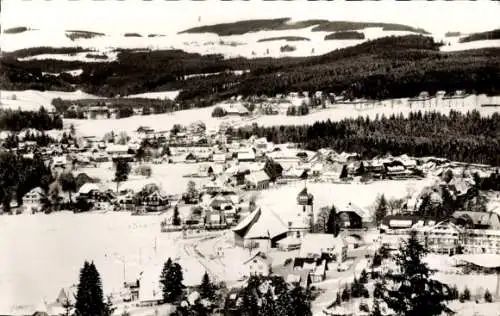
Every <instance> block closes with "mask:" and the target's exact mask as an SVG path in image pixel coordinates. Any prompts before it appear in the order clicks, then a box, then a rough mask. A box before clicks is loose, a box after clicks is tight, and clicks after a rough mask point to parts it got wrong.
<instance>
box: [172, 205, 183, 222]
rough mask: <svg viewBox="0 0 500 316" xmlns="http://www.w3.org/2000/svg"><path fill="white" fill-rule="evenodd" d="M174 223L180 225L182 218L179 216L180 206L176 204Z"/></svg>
mask: <svg viewBox="0 0 500 316" xmlns="http://www.w3.org/2000/svg"><path fill="white" fill-rule="evenodd" d="M172 224H173V225H174V226H179V225H180V224H181V218H180V217H179V208H178V207H177V205H176V206H174V215H173V219H172Z"/></svg>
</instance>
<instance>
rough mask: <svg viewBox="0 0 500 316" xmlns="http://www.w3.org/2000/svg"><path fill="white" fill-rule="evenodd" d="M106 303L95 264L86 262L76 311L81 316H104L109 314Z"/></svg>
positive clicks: (81, 276) (78, 292)
mask: <svg viewBox="0 0 500 316" xmlns="http://www.w3.org/2000/svg"><path fill="white" fill-rule="evenodd" d="M109 308H110V307H109V306H107V305H106V304H105V302H104V298H103V292H102V284H101V277H100V275H99V272H98V271H97V269H96V267H95V265H94V263H93V262H91V263H89V262H87V261H85V263H84V265H83V268H82V269H81V270H80V282H79V283H78V288H77V293H76V303H75V310H76V313H77V315H80V316H103V315H105V316H106V315H107V314H106V313H108V312H109Z"/></svg>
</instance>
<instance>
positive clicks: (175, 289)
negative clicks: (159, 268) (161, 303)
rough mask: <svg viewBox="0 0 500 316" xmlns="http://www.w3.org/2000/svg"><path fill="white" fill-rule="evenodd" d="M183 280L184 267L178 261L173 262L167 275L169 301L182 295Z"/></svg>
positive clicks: (171, 301) (173, 300)
mask: <svg viewBox="0 0 500 316" xmlns="http://www.w3.org/2000/svg"><path fill="white" fill-rule="evenodd" d="M183 280H184V277H183V274H182V267H181V266H180V265H179V264H178V263H172V265H171V266H170V268H169V269H168V272H167V275H166V284H168V286H167V290H168V291H167V303H173V302H175V301H176V300H178V299H179V298H180V297H181V295H182V293H183V290H184V285H183V284H182V281H183Z"/></svg>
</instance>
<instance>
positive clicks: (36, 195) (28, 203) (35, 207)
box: [23, 187, 45, 213]
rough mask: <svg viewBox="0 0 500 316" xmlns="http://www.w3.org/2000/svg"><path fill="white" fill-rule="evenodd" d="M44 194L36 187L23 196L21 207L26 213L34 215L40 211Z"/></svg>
mask: <svg viewBox="0 0 500 316" xmlns="http://www.w3.org/2000/svg"><path fill="white" fill-rule="evenodd" d="M44 198H45V192H44V191H43V189H42V188H40V187H36V188H34V189H32V190H31V191H29V192H28V193H26V194H25V195H24V196H23V206H24V207H25V209H26V211H27V212H28V213H35V212H37V211H41V210H42V205H43V199H44Z"/></svg>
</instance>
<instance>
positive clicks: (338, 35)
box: [325, 31, 365, 41]
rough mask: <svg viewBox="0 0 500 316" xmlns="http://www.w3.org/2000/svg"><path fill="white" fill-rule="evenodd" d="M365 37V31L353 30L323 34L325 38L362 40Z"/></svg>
mask: <svg viewBox="0 0 500 316" xmlns="http://www.w3.org/2000/svg"><path fill="white" fill-rule="evenodd" d="M362 39H365V33H362V32H355V31H345V32H335V33H331V34H328V35H326V36H325V41H327V40H362Z"/></svg>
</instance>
